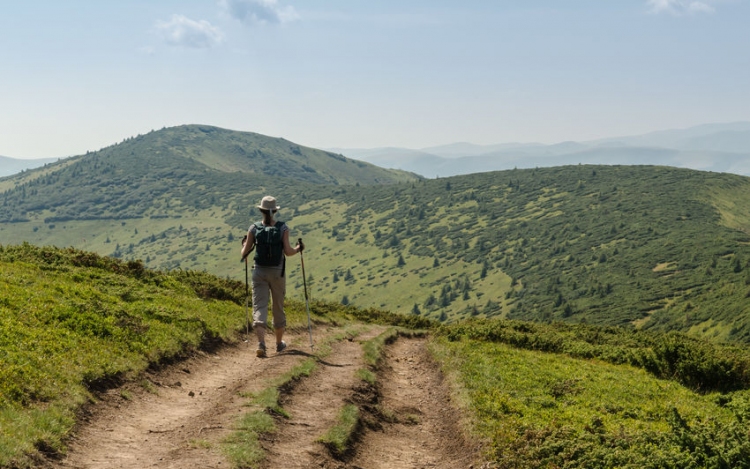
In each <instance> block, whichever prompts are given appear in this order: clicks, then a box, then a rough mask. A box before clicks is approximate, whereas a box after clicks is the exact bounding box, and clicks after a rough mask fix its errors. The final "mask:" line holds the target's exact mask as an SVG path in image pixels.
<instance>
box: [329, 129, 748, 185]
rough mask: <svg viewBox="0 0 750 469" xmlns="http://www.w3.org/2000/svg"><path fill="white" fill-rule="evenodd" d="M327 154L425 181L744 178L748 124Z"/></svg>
mask: <svg viewBox="0 0 750 469" xmlns="http://www.w3.org/2000/svg"><path fill="white" fill-rule="evenodd" d="M329 151H334V152H336V153H341V154H343V155H345V156H347V157H349V158H354V159H358V160H362V161H366V162H368V163H372V164H375V165H378V166H381V167H384V168H392V169H401V170H404V171H410V172H414V173H417V174H420V175H422V176H425V177H430V178H432V177H448V176H456V175H462V174H472V173H478V172H486V171H498V170H506V169H513V168H536V167H551V166H564V165H571V164H617V165H642V164H649V165H658V166H673V167H678V168H690V169H698V170H702V171H713V172H726V173H734V174H740V175H750V122H735V123H729V124H706V125H700V126H696V127H690V128H687V129H680V130H665V131H658V132H651V133H648V134H644V135H635V136H629V137H619V138H606V139H599V140H592V141H587V142H562V143H557V144H553V145H543V144H537V143H506V144H498V145H474V144H471V143H452V144H449V145H443V146H437V147H430V148H422V149H416V150H415V149H408V148H396V147H385V148H373V149H353V148H334V149H329Z"/></svg>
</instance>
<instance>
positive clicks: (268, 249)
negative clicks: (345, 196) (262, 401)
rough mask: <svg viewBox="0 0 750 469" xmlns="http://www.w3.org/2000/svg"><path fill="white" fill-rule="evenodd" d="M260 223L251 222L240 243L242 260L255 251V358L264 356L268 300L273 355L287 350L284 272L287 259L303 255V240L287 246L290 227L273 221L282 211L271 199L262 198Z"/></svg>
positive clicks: (281, 222) (267, 197)
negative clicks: (272, 334) (270, 313)
mask: <svg viewBox="0 0 750 469" xmlns="http://www.w3.org/2000/svg"><path fill="white" fill-rule="evenodd" d="M258 208H259V209H260V213H261V214H262V215H263V220H262V221H260V222H258V223H253V224H252V225H251V226H250V229H249V230H248V232H247V236H246V237H245V239H243V240H242V260H243V261H244V262H247V256H248V255H249V254H250V253H251V252H252V251H253V250H255V257H254V261H255V262H254V265H253V329H254V330H255V334H256V335H257V336H258V350H257V351H256V355H257V356H258V357H265V356H266V340H265V339H266V321H267V320H268V300H269V299H270V298H272V299H273V327H274V333H275V335H276V352H281V351H283V350H284V349H285V348H286V343H285V342H284V341H283V340H282V339H283V338H284V328H285V327H286V314H285V313H284V295H285V293H286V278H285V277H284V271H285V266H286V262H285V261H286V256H293V255H295V254H297V253H298V252H302V250H303V249H304V248H305V245H304V244H302V240H300V242H298V243H297V245H296V246H294V247H292V246H291V245H290V244H289V227H288V226H287V225H286V223H284V222H283V221H276V220H274V215H275V214H276V212H277V211H278V210H279V209H280V208H281V207H279V206H278V205H276V199H275V198H274V197H271V196H270V195H269V196H265V197H263V199H262V200H261V201H260V205H258Z"/></svg>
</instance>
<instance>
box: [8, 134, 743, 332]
mask: <svg viewBox="0 0 750 469" xmlns="http://www.w3.org/2000/svg"><path fill="white" fill-rule="evenodd" d="M237 141H246V142H248V143H247V144H246V145H245V146H242V145H239V146H236V145H235V143H236V142H237ZM253 141H254V142H255V143H253V144H251V143H249V142H253ZM258 142H262V143H258ZM263 145H265V146H263ZM238 148H242V150H240V149H238ZM258 148H262V149H258ZM297 148H299V151H298V152H297V150H296V149H297ZM256 150H257V151H259V152H267V153H268V154H269V155H270V154H274V155H275V154H277V153H275V152H279V153H278V155H279V156H278V160H279V162H276V157H274V158H265V159H256V158H255V157H253V156H248V155H252V154H253V152H254V151H256ZM269 160H270V161H269ZM243 161H246V162H247V167H244V168H243V167H242V166H243V164H242V162H243ZM303 162H304V163H303ZM305 164H307V165H308V167H309V168H310V170H305V169H302V167H303V166H304V165H305ZM288 166H293V167H295V168H300V170H299V171H287V172H286V173H284V174H285V175H286V176H291V177H289V178H288V177H281V176H279V174H281V173H282V170H283V169H284V168H286V167H288ZM266 174H268V175H275V177H268V176H267V175H266ZM292 177H293V178H292ZM355 180H356V182H355ZM331 181H332V182H331ZM398 181H408V182H398ZM0 190H2V193H0V220H2V223H0V240H2V244H20V243H22V242H24V241H27V242H30V243H32V244H35V245H56V246H74V247H77V248H81V249H86V250H90V251H94V252H97V253H100V254H104V255H111V256H114V257H117V258H122V259H125V260H133V259H141V260H143V262H144V263H145V265H147V266H149V267H153V268H160V269H168V270H171V269H194V270H205V271H208V272H210V273H214V274H217V275H220V276H225V277H230V278H235V279H242V278H243V277H244V271H243V269H242V266H241V265H240V263H239V262H238V259H237V254H238V251H239V240H240V238H241V237H242V235H243V234H244V232H245V230H246V227H247V226H248V225H249V224H250V223H251V222H252V221H255V218H257V213H256V211H255V208H254V207H255V205H256V204H257V202H258V200H259V199H260V197H262V195H265V194H266V193H272V194H274V195H276V196H277V198H278V199H279V201H280V204H281V205H282V207H284V208H283V209H282V212H281V214H280V217H281V219H283V220H285V221H287V222H288V223H289V224H290V226H291V228H292V232H293V233H292V235H293V236H294V237H304V239H305V243H306V245H307V246H308V251H306V256H305V260H306V264H307V269H308V277H309V278H308V279H307V280H308V286H309V287H310V291H311V294H312V296H313V297H314V298H319V299H325V300H330V301H335V302H340V303H343V304H355V305H358V306H363V307H371V306H372V307H379V308H384V309H389V310H392V311H394V312H399V313H402V314H413V315H419V316H422V317H426V318H431V319H439V320H442V321H449V322H450V321H456V320H458V319H462V318H471V317H500V318H510V319H524V320H535V321H543V322H550V321H567V322H587V323H593V324H602V325H624V326H627V327H635V328H642V329H658V330H681V331H686V332H689V333H691V334H694V335H697V336H705V337H710V338H712V339H714V340H718V341H741V342H748V341H750V321H748V319H747V317H748V315H747V309H746V306H745V303H746V301H745V298H746V295H747V294H748V291H750V286H749V285H750V237H749V236H748V234H747V233H748V230H750V217H749V216H748V215H747V214H748V213H750V207H749V205H750V179H748V178H746V177H742V176H736V175H731V174H717V173H708V172H701V171H694V170H687V169H677V168H670V167H658V166H645V165H641V166H615V165H605V166H596V165H576V166H565V167H553V168H539V169H528V170H527V169H518V170H510V171H500V172H485V173H479V174H472V175H466V176H456V177H451V178H441V179H434V180H424V179H419V178H418V177H416V176H413V175H411V174H409V173H403V172H394V171H387V170H383V169H381V168H376V167H374V166H371V165H367V164H364V163H361V162H360V163H359V164H357V163H356V162H352V161H350V160H347V159H345V158H344V159H342V158H341V157H339V156H338V155H334V154H329V153H325V152H319V151H317V150H312V149H305V148H301V147H297V146H296V145H294V144H292V143H290V142H287V141H285V140H280V139H268V138H264V137H261V136H257V135H255V134H244V133H234V132H231V131H225V130H222V129H216V128H203V127H201V126H186V127H178V128H172V129H165V130H162V131H157V132H153V133H152V134H149V135H146V136H141V137H138V138H135V139H132V140H128V141H125V142H122V143H120V144H118V145H115V146H113V147H109V148H106V149H104V150H102V151H100V152H95V153H91V154H88V155H82V156H79V157H75V158H71V159H68V160H65V161H63V162H60V163H57V164H54V165H48V166H47V167H46V168H40V169H38V170H33V171H28V172H26V173H24V174H23V175H17V176H15V177H12V178H8V179H5V180H3V181H1V182H0ZM297 262H298V261H297V260H296V259H292V260H291V261H290V264H289V265H288V268H289V269H299V265H298V264H297ZM301 287H302V285H301V282H299V280H296V281H295V282H294V283H290V285H289V286H288V288H289V293H290V295H291V296H293V297H298V298H299V297H301V295H302V288H301Z"/></svg>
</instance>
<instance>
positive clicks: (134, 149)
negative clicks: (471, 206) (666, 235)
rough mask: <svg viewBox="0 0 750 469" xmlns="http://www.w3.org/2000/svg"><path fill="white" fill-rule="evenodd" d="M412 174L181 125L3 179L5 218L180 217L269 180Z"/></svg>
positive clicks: (362, 179) (257, 190)
mask: <svg viewBox="0 0 750 469" xmlns="http://www.w3.org/2000/svg"><path fill="white" fill-rule="evenodd" d="M415 179H418V177H417V176H414V175H411V174H408V173H405V172H401V171H395V170H387V169H382V168H378V167H376V166H373V165H370V164H367V163H363V162H360V161H354V160H349V159H347V158H344V157H343V156H340V155H335V154H332V153H327V152H323V151H320V150H315V149H312V148H306V147H301V146H299V145H296V144H294V143H291V142H288V141H286V140H283V139H274V138H270V137H265V136H262V135H258V134H253V133H249V132H235V131H230V130H224V129H219V128H216V127H206V126H182V127H174V128H169V129H163V130H160V131H156V132H151V133H149V134H147V135H142V136H138V137H135V138H132V139H128V140H125V141H123V142H122V143H120V144H117V145H113V146H110V147H107V148H104V149H102V150H100V151H98V152H94V153H89V154H86V155H82V156H78V157H73V158H69V159H66V160H64V161H62V162H60V163H59V164H52V165H49V166H48V167H46V168H42V169H38V170H32V171H29V172H28V174H24V175H19V176H18V177H15V178H14V177H11V178H8V179H6V180H4V181H0V190H2V191H3V193H2V203H1V204H0V221H2V222H4V223H8V222H20V221H30V220H39V219H43V220H45V222H47V223H55V222H59V221H67V220H107V219H116V220H127V219H132V218H143V217H150V218H161V217H169V216H171V217H174V216H180V215H183V214H184V213H185V212H189V211H195V210H202V209H214V208H217V207H218V208H226V207H228V206H231V205H232V204H236V203H241V202H247V201H248V200H249V199H248V196H249V195H250V194H252V195H253V198H252V200H255V198H256V197H258V194H263V192H264V188H265V187H268V185H269V184H270V183H271V182H274V183H275V184H276V185H277V187H290V186H296V185H298V184H301V183H307V184H308V185H309V184H316V185H319V184H330V185H340V184H388V183H394V182H397V181H408V180H415ZM302 187H305V185H302ZM256 203H257V202H256Z"/></svg>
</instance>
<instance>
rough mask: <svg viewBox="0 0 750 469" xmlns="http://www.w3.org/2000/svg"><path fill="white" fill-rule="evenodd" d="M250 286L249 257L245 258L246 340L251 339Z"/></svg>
mask: <svg viewBox="0 0 750 469" xmlns="http://www.w3.org/2000/svg"><path fill="white" fill-rule="evenodd" d="M249 298H250V287H249V286H248V281H247V258H245V342H248V341H250V313H249V312H248V303H249V301H250V299H249Z"/></svg>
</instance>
